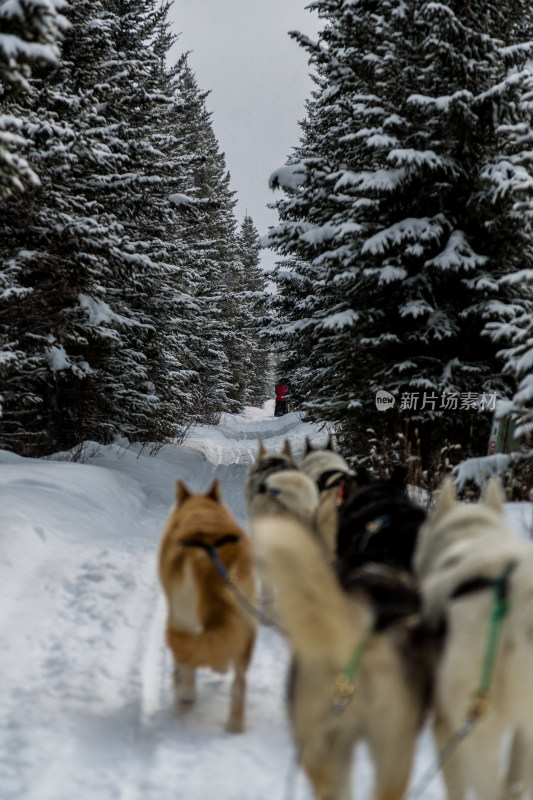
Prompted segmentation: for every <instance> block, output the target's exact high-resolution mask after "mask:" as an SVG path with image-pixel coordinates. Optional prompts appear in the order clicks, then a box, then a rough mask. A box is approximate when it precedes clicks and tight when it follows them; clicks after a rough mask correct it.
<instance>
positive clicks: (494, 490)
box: [483, 478, 505, 514]
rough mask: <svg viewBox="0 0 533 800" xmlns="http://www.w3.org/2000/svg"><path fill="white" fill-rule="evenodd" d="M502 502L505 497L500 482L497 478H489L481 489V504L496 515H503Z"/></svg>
mask: <svg viewBox="0 0 533 800" xmlns="http://www.w3.org/2000/svg"><path fill="white" fill-rule="evenodd" d="M504 501H505V496H504V493H503V489H502V486H501V483H500V481H499V480H498V478H490V479H489V480H488V481H487V483H486V484H485V488H484V489H483V503H484V504H485V505H486V506H488V508H491V509H492V510H493V511H496V513H497V514H503V503H504Z"/></svg>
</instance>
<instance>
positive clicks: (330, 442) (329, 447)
mask: <svg viewBox="0 0 533 800" xmlns="http://www.w3.org/2000/svg"><path fill="white" fill-rule="evenodd" d="M324 449H325V450H332V451H333V452H335V447H334V446H333V434H332V433H330V435H329V436H328V441H327V444H326V446H325V448H324Z"/></svg>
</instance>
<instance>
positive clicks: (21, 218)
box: [0, 0, 187, 454]
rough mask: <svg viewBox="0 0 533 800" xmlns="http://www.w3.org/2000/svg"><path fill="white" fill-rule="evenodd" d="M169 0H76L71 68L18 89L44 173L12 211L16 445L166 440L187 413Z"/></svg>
mask: <svg viewBox="0 0 533 800" xmlns="http://www.w3.org/2000/svg"><path fill="white" fill-rule="evenodd" d="M156 6H157V4H156V3H155V2H153V3H148V4H147V3H115V2H107V0H106V1H104V0H102V2H99V1H97V2H92V1H91V2H87V1H86V0H80V2H78V3H76V4H74V5H73V6H72V7H71V8H70V9H69V19H70V22H71V27H70V29H69V30H68V32H67V34H66V37H65V42H64V47H63V59H62V61H61V63H60V65H59V67H58V68H56V69H54V70H52V71H51V70H49V69H48V70H44V69H43V70H42V71H41V72H40V73H35V75H34V78H33V79H32V89H33V91H32V93H31V95H28V97H27V98H24V99H20V100H19V101H18V102H19V107H18V109H17V110H18V112H19V114H20V115H21V116H22V115H24V116H25V122H24V125H25V126H26V128H27V129H28V131H29V132H31V137H32V140H33V144H34V149H33V158H34V161H35V163H36V165H37V168H38V171H39V173H40V174H41V181H42V186H41V188H40V189H39V190H38V191H36V192H34V193H32V195H31V197H30V196H27V197H25V198H23V199H18V198H11V199H10V201H9V202H8V203H7V204H6V205H5V206H4V207H3V209H2V213H1V215H0V227H1V228H2V234H3V235H2V238H1V242H0V250H1V257H2V262H3V264H4V271H3V279H4V286H5V291H4V294H3V296H2V302H3V307H2V317H1V324H2V339H3V349H4V354H5V355H4V360H3V385H4V386H5V387H6V391H5V399H6V414H5V419H4V423H3V429H2V444H3V445H4V446H7V447H9V446H11V447H13V449H18V451H19V452H25V453H28V454H41V453H43V452H50V451H51V450H55V449H58V448H62V447H69V446H72V445H73V444H75V443H77V442H79V441H82V440H83V439H85V438H94V439H96V440H98V441H109V440H110V439H111V438H113V436H116V435H117V434H120V435H124V436H128V437H129V438H130V439H136V440H140V441H163V440H164V439H165V438H166V437H168V436H170V435H172V434H176V433H177V434H179V431H180V425H182V424H183V422H184V421H183V419H182V415H183V413H185V409H186V407H187V402H186V398H185V399H184V400H183V402H181V394H180V391H179V390H180V389H181V388H182V387H181V386H180V385H178V384H179V382H178V380H177V375H176V372H177V371H179V369H178V368H176V364H175V358H174V361H173V358H171V357H170V356H169V348H170V349H171V350H172V356H173V357H174V356H176V351H177V346H176V343H175V341H174V340H175V337H176V326H175V324H174V322H173V321H172V319H171V317H172V315H173V314H174V308H175V306H177V305H178V301H177V300H176V298H177V296H178V295H179V296H180V297H184V296H185V295H186V291H185V288H184V287H185V286H186V281H185V280H183V275H182V272H181V271H180V269H179V267H178V266H177V264H178V263H179V256H180V252H181V250H180V244H179V236H178V233H177V228H178V227H179V224H180V214H179V212H178V211H176V209H175V208H174V207H173V206H172V204H171V202H170V201H169V195H170V194H171V192H172V191H173V189H175V186H176V185H177V184H176V172H178V173H179V172H180V170H181V165H180V164H179V163H176V161H175V160H173V158H172V157H171V153H172V150H173V147H174V144H175V138H176V135H177V134H176V132H174V137H172V136H171V135H169V134H168V132H167V134H166V138H165V137H164V136H163V135H161V136H159V133H158V131H157V128H156V127H155V126H154V125H153V120H154V119H158V118H161V117H162V116H163V117H164V116H165V115H166V116H168V117H172V115H175V114H176V109H177V108H178V106H179V101H178V99H177V98H176V96H175V95H173V94H172V91H173V90H174V89H175V87H173V86H172V85H171V80H170V79H169V78H168V76H167V75H166V74H165V71H164V70H162V67H161V53H160V52H157V51H156V45H155V40H157V39H158V36H159V37H160V36H161V35H162V31H163V30H164V15H165V13H166V7H165V6H163V7H162V9H158V8H157V7H156ZM152 40H153V41H152ZM159 45H161V43H160V42H159ZM166 90H168V92H169V93H168V94H167V93H165V91H166ZM157 137H159V141H156V139H157ZM163 145H164V146H165V148H166V151H165V150H164V149H162V146H163ZM171 306H172V308H171ZM184 371H185V370H183V372H184ZM176 398H180V399H179V400H176Z"/></svg>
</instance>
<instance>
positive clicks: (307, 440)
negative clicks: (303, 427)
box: [304, 436, 315, 456]
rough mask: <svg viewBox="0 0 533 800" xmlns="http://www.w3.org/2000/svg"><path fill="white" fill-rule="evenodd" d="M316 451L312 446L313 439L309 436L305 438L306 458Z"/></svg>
mask: <svg viewBox="0 0 533 800" xmlns="http://www.w3.org/2000/svg"><path fill="white" fill-rule="evenodd" d="M314 449H315V448H314V447H313V445H312V444H311V439H310V438H309V436H306V437H305V453H304V456H306V455H308V454H309V453H312V452H313V450H314Z"/></svg>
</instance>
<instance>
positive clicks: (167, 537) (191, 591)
mask: <svg viewBox="0 0 533 800" xmlns="http://www.w3.org/2000/svg"><path fill="white" fill-rule="evenodd" d="M227 536H230V537H232V539H230V541H227V542H226V543H224V544H222V545H221V546H220V547H219V548H218V549H217V550H216V552H217V554H218V557H219V558H220V560H221V561H222V563H223V565H224V568H225V569H226V570H227V573H228V576H229V579H230V580H231V581H232V583H234V584H235V586H236V587H237V588H238V591H239V592H240V593H241V594H242V595H243V596H244V597H245V598H246V601H247V602H248V603H254V601H255V577H254V565H253V556H252V549H251V544H250V541H249V539H248V536H247V535H246V533H245V532H244V531H243V530H242V529H241V528H240V527H239V525H238V524H237V522H236V521H235V519H234V518H233V516H232V514H231V512H230V511H229V509H228V508H227V507H226V506H225V505H223V504H222V502H221V492H220V485H219V482H218V479H217V480H215V481H214V483H213V485H212V486H211V488H210V489H209V490H208V491H207V492H206V493H205V494H192V493H191V492H190V491H189V489H188V488H187V487H186V486H185V484H184V483H183V482H182V481H178V482H177V485H176V505H175V506H174V508H173V509H172V511H171V514H170V518H169V520H168V522H167V525H166V528H165V531H164V533H163V537H162V540H161V545H160V549H159V578H160V582H161V586H162V588H163V591H164V594H165V597H166V600H167V606H168V618H167V628H166V640H167V644H168V646H169V648H170V650H171V652H172V655H173V658H174V663H175V666H176V675H179V686H178V701H179V704H180V706H181V707H185V706H187V705H190V704H192V703H193V702H194V699H195V673H196V669H197V668H198V667H209V668H211V669H212V670H214V671H215V672H227V670H228V669H229V668H230V667H233V669H234V672H235V675H234V681H233V688H232V696H231V705H230V713H229V717H228V721H227V725H226V728H227V730H229V731H232V732H240V731H242V730H243V729H244V706H245V692H246V677H245V676H246V670H247V668H248V665H249V663H250V658H251V655H252V651H253V646H254V641H255V632H256V626H255V621H254V619H253V618H252V617H251V616H250V615H249V613H248V612H247V611H246V610H243V608H242V607H241V604H240V602H239V600H238V598H237V596H236V594H235V592H234V591H233V590H232V589H231V587H230V586H229V585H228V583H227V582H226V581H225V580H224V577H223V576H222V575H221V574H220V573H219V572H218V571H217V567H216V565H215V563H214V561H213V559H212V558H211V557H210V555H209V552H207V551H206V550H205V549H203V548H202V547H201V546H198V543H203V544H204V545H205V546H216V544H217V542H221V541H222V540H223V539H224V538H225V537H227Z"/></svg>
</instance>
